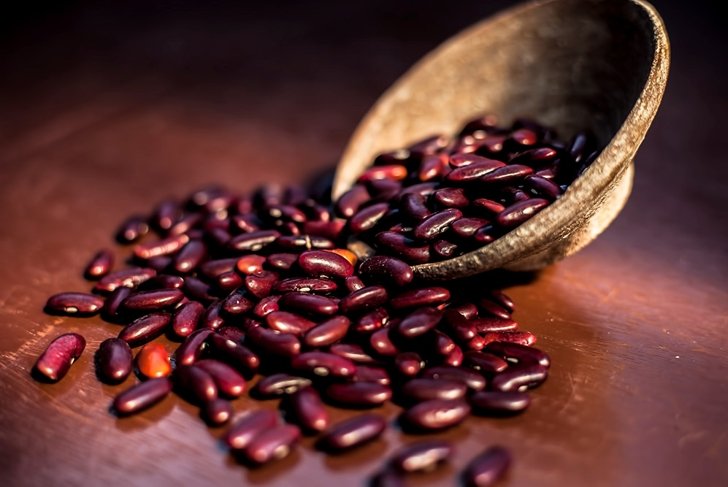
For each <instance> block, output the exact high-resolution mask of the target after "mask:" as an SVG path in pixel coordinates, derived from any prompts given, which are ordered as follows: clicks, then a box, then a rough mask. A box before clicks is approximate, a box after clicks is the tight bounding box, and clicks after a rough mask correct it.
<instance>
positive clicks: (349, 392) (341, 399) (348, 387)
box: [325, 382, 392, 408]
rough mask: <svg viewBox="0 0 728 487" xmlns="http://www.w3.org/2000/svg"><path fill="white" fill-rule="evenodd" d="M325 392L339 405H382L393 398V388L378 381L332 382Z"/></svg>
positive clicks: (364, 406) (363, 406)
mask: <svg viewBox="0 0 728 487" xmlns="http://www.w3.org/2000/svg"><path fill="white" fill-rule="evenodd" d="M325 394H326V397H327V398H329V399H331V400H332V401H334V402H335V403H336V404H337V405H339V406H345V407H354V408H367V407H375V406H381V405H382V404H384V403H385V402H387V401H389V400H390V399H391V398H392V390H391V389H390V388H389V387H388V386H386V385H383V384H378V383H376V382H350V383H342V384H331V385H329V386H328V387H327V388H326V392H325Z"/></svg>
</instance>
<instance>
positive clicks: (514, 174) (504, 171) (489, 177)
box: [480, 164, 533, 185]
mask: <svg viewBox="0 0 728 487" xmlns="http://www.w3.org/2000/svg"><path fill="white" fill-rule="evenodd" d="M531 174H533V169H532V168H531V167H530V166H522V165H520V164H509V165H508V166H504V167H501V168H498V169H496V170H495V171H491V172H489V173H488V174H486V175H485V176H483V177H481V178H480V182H481V183H483V184H493V185H506V184H514V183H515V184H518V183H519V182H520V181H522V180H523V179H525V178H526V176H529V175H531Z"/></svg>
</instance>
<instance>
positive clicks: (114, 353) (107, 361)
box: [94, 338, 133, 384]
mask: <svg viewBox="0 0 728 487" xmlns="http://www.w3.org/2000/svg"><path fill="white" fill-rule="evenodd" d="M94 358H95V362H96V375H97V376H98V377H99V378H100V379H101V380H102V381H103V382H105V383H107V384H118V383H120V382H123V381H124V380H126V378H127V377H129V374H131V370H132V366H133V363H132V354H131V349H130V348H129V345H128V344H127V343H126V342H125V341H124V340H121V339H119V338H107V339H106V340H104V341H103V342H101V345H99V349H98V350H97V351H96V355H95V356H94Z"/></svg>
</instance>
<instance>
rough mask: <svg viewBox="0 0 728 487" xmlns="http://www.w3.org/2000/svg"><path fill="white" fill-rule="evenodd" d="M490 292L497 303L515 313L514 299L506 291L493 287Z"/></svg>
mask: <svg viewBox="0 0 728 487" xmlns="http://www.w3.org/2000/svg"><path fill="white" fill-rule="evenodd" d="M489 294H490V299H491V300H493V301H494V302H495V303H496V304H498V305H500V306H501V307H503V308H505V309H507V310H508V311H509V312H511V313H513V310H514V309H515V306H514V304H513V300H512V299H511V298H510V297H509V296H508V295H507V294H506V293H504V292H503V291H500V290H498V289H493V290H491V291H490V293H489Z"/></svg>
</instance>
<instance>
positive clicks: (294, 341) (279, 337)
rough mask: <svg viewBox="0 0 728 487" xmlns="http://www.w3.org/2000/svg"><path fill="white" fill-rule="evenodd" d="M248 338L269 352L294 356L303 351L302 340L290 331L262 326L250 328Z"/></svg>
mask: <svg viewBox="0 0 728 487" xmlns="http://www.w3.org/2000/svg"><path fill="white" fill-rule="evenodd" d="M246 339H247V340H249V341H250V343H251V344H253V346H255V347H256V348H258V349H260V350H262V351H263V352H265V353H268V354H272V355H277V356H282V357H293V356H294V355H298V354H299V353H301V342H300V341H299V340H298V338H296V337H295V336H293V335H291V334H289V333H280V332H277V331H274V330H269V329H267V328H263V327H262V326H256V327H252V328H250V329H249V330H248V334H247V336H246Z"/></svg>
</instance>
